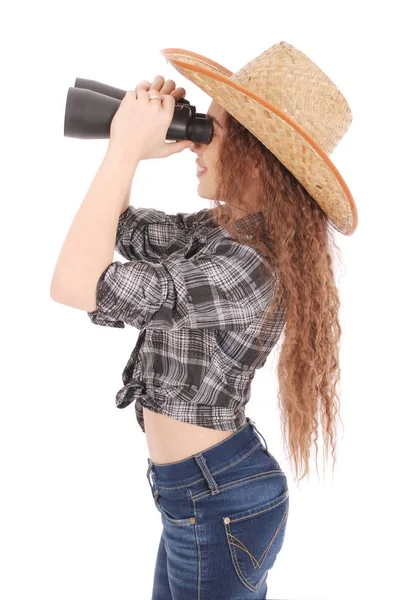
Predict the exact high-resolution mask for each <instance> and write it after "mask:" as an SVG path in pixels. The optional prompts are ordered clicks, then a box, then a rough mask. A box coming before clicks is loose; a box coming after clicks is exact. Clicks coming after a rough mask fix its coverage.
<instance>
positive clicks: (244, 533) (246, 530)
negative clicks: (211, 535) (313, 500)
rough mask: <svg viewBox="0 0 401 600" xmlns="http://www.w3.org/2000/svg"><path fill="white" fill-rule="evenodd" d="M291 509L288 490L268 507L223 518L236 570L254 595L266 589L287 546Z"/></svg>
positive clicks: (268, 504)
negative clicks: (267, 581)
mask: <svg viewBox="0 0 401 600" xmlns="http://www.w3.org/2000/svg"><path fill="white" fill-rule="evenodd" d="M288 509H289V494H288V489H286V490H285V491H284V492H283V493H282V494H280V496H278V497H277V498H275V499H274V500H270V501H269V502H268V503H266V504H265V505H262V506H258V507H256V508H251V509H248V510H243V511H242V512H238V513H232V514H229V515H227V516H225V517H223V523H224V527H225V532H226V539H227V543H228V546H229V549H230V554H231V560H232V563H233V566H234V569H235V571H236V573H237V575H238V577H239V579H240V580H241V582H242V583H243V584H244V585H245V586H246V587H247V588H248V589H250V590H252V591H257V590H258V589H259V588H260V587H261V586H262V584H263V583H264V581H265V579H266V576H267V572H268V571H269V569H271V568H272V566H273V564H274V562H275V560H276V557H277V554H278V553H279V551H280V549H281V547H282V545H283V542H284V535H285V529H286V525H287V518H288Z"/></svg>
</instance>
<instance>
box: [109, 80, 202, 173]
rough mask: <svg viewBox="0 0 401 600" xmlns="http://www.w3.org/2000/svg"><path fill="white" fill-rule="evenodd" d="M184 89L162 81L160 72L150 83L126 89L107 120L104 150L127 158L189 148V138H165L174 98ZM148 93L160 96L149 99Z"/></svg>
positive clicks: (165, 153) (163, 155)
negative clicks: (107, 145) (170, 139)
mask: <svg viewBox="0 0 401 600" xmlns="http://www.w3.org/2000/svg"><path fill="white" fill-rule="evenodd" d="M185 93H186V92H185V89H184V88H177V89H175V82H174V81H173V80H172V79H169V80H168V81H166V82H165V81H164V78H163V77H162V76H161V75H157V76H156V77H155V78H154V80H153V82H152V84H150V83H149V81H141V82H140V83H138V85H137V86H136V88H135V90H129V91H127V93H126V94H125V96H124V98H123V99H122V100H121V103H120V106H119V107H118V110H117V112H116V113H115V115H114V117H113V120H112V122H111V127H110V141H109V147H108V152H114V153H118V154H119V155H120V156H121V155H123V156H124V159H127V160H129V161H131V160H135V159H137V160H144V159H148V158H164V157H166V156H170V155H171V154H176V153H177V152H182V150H185V148H189V147H190V146H191V144H192V142H191V141H190V140H182V141H179V142H171V141H170V142H166V134H167V130H168V128H169V126H170V124H171V121H172V120H173V116H174V109H175V105H176V104H175V98H183V97H184V96H185ZM149 96H159V97H160V100H159V99H157V100H149Z"/></svg>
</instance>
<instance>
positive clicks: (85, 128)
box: [64, 77, 213, 144]
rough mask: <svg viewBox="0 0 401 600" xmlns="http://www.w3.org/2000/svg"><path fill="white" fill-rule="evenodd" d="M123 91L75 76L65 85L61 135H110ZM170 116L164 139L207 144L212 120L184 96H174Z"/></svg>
mask: <svg viewBox="0 0 401 600" xmlns="http://www.w3.org/2000/svg"><path fill="white" fill-rule="evenodd" d="M126 93H127V91H126V90H125V91H124V90H121V89H119V88H116V87H112V86H110V85H106V84H105V83H100V82H98V81H94V80H92V79H81V78H79V77H77V78H76V80H75V87H70V88H68V94H67V101H66V107H65V118H64V136H65V137H73V138H81V139H107V138H110V126H111V122H112V120H113V117H114V115H115V114H116V112H117V110H118V107H119V106H120V103H121V100H122V99H123V98H124V96H125V94H126ZM175 103H176V106H175V108H174V116H173V119H172V121H171V124H170V126H169V128H168V131H167V134H166V140H176V141H178V140H191V141H192V142H194V143H196V144H209V143H210V142H211V140H212V137H213V121H212V119H209V118H207V117H206V114H204V113H197V112H196V107H195V106H193V105H191V104H190V103H189V101H188V100H185V99H184V98H180V99H177V98H176V99H175Z"/></svg>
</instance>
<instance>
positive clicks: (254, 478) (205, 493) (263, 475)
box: [192, 470, 285, 500]
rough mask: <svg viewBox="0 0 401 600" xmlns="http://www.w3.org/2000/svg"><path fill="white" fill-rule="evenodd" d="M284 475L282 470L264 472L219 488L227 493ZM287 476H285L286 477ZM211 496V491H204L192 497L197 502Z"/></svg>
mask: <svg viewBox="0 0 401 600" xmlns="http://www.w3.org/2000/svg"><path fill="white" fill-rule="evenodd" d="M277 474H279V475H284V473H283V472H282V471H280V470H276V471H263V473H258V474H257V475H249V476H248V477H243V478H242V479H236V480H235V481H230V482H229V483H225V484H224V485H221V486H220V487H219V489H220V492H226V491H227V490H231V489H232V488H235V487H238V486H240V485H244V484H245V483H247V482H249V481H257V480H258V479H264V478H267V477H271V476H273V475H277ZM284 476H285V475H284ZM209 495H210V490H204V491H203V492H200V493H199V494H197V495H195V496H192V497H193V498H194V499H195V500H200V499H201V498H204V497H205V496H209Z"/></svg>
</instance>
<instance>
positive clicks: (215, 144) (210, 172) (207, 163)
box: [191, 100, 225, 200]
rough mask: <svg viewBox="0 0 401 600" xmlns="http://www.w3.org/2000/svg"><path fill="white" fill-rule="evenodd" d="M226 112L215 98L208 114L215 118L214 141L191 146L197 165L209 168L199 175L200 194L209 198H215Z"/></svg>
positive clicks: (209, 116)
mask: <svg viewBox="0 0 401 600" xmlns="http://www.w3.org/2000/svg"><path fill="white" fill-rule="evenodd" d="M224 113H225V111H224V109H223V107H222V106H220V104H218V103H217V102H216V101H215V100H213V101H212V103H211V104H210V106H209V110H208V113H207V115H206V116H207V117H208V118H209V119H213V138H212V141H211V142H210V144H195V146H194V148H191V150H192V152H194V153H195V154H196V161H197V166H198V167H200V168H203V167H205V168H206V169H207V171H206V172H205V173H203V174H200V175H198V178H199V184H198V194H199V196H201V197H202V198H207V199H209V200H215V190H216V162H217V157H218V154H219V148H220V143H221V140H222V136H223V133H224V125H223V116H224Z"/></svg>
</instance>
